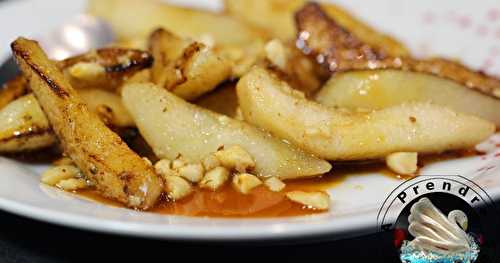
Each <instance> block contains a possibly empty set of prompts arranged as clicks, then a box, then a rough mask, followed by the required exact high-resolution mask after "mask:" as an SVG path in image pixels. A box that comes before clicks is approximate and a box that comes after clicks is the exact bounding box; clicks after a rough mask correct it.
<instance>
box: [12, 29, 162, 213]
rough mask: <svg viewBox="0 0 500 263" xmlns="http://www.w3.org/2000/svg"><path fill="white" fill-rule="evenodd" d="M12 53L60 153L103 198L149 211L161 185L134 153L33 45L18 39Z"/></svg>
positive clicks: (32, 42)
mask: <svg viewBox="0 0 500 263" xmlns="http://www.w3.org/2000/svg"><path fill="white" fill-rule="evenodd" d="M11 47H12V51H13V53H14V56H15V58H16V60H17V63H18V65H19V66H20V68H21V70H22V72H23V74H24V76H25V77H26V78H27V79H28V82H29V84H30V87H31V89H32V90H33V93H34V95H35V96H36V98H37V100H38V102H39V103H40V105H41V106H42V109H43V111H44V112H45V114H46V116H47V118H48V120H49V123H50V125H51V126H52V129H53V130H54V133H55V134H56V136H57V138H58V139H59V141H60V142H61V145H62V147H63V149H64V151H65V153H66V154H67V155H68V156H69V157H70V158H71V159H72V160H73V161H74V162H75V164H76V165H77V166H78V167H79V168H80V169H81V170H82V172H83V173H84V174H85V176H86V177H87V178H88V179H90V180H91V181H92V182H94V183H95V185H96V188H97V189H98V190H99V191H100V192H101V193H102V194H103V195H104V196H106V197H110V198H113V199H115V200H118V201H120V202H122V203H125V204H127V205H128V206H130V207H134V208H139V209H147V208H150V207H152V206H153V205H154V204H155V203H156V201H157V199H158V197H159V196H160V193H161V191H162V187H163V183H162V181H161V179H160V178H159V177H158V176H157V175H156V174H155V172H154V170H153V168H152V167H151V165H148V164H147V163H146V162H145V161H144V160H143V159H141V158H140V157H139V156H138V155H137V154H136V153H134V152H133V151H132V150H130V149H129V148H128V146H127V145H126V144H125V143H124V142H123V141H122V140H121V139H120V137H119V136H118V135H117V134H115V133H114V132H112V131H111V130H110V129H109V128H108V127H106V125H104V123H103V122H102V121H101V120H99V118H98V117H97V116H96V115H94V114H92V113H91V112H89V110H88V108H87V106H86V105H85V104H84V103H83V102H82V101H81V99H80V98H79V97H78V95H77V92H76V91H75V89H74V88H73V87H72V86H71V84H70V83H69V81H68V80H67V79H66V78H65V77H64V75H63V74H62V72H61V71H60V70H59V69H58V68H57V66H56V65H55V63H53V62H52V61H50V60H49V59H48V58H47V56H46V55H45V53H44V52H43V50H42V49H41V48H40V47H39V45H38V43H37V42H35V41H32V40H28V39H25V38H18V39H17V40H16V41H14V42H13V43H12V44H11Z"/></svg>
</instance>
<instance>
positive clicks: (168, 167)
mask: <svg viewBox="0 0 500 263" xmlns="http://www.w3.org/2000/svg"><path fill="white" fill-rule="evenodd" d="M155 172H156V173H157V174H159V175H161V176H167V175H176V174H177V173H176V171H175V170H173V169H172V161H170V160H168V159H161V160H159V161H158V162H156V163H155Z"/></svg>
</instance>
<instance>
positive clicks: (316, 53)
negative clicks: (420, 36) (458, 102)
mask: <svg viewBox="0 0 500 263" xmlns="http://www.w3.org/2000/svg"><path fill="white" fill-rule="evenodd" d="M295 19H296V24H297V28H298V36H297V46H298V47H299V48H301V49H302V51H303V52H305V53H306V54H308V55H310V56H311V57H313V58H314V59H316V60H317V61H318V62H319V63H320V64H322V65H324V66H325V67H326V68H327V69H328V70H330V71H331V72H332V73H335V72H344V71H350V70H374V69H400V70H405V71H413V72H422V73H427V74H432V75H435V76H438V77H441V78H446V79H450V80H453V81H456V82H458V83H460V84H462V85H464V86H466V87H468V88H471V89H474V90H477V91H479V92H481V93H484V94H486V95H489V96H493V97H495V98H499V99H500V80H499V79H496V78H494V77H491V76H488V75H486V74H484V73H482V72H475V71H473V70H471V69H469V68H467V67H465V66H464V65H462V64H460V63H457V62H453V61H450V60H446V59H440V58H436V59H428V60H417V59H413V58H411V57H393V56H390V55H389V54H388V53H387V52H386V51H384V50H382V49H380V48H377V47H374V46H371V45H369V44H367V43H365V42H363V41H361V40H360V39H359V38H357V37H356V36H354V35H353V34H352V33H351V32H349V31H347V30H346V29H345V28H343V27H341V26H340V25H339V24H338V23H337V22H336V21H335V20H333V19H332V18H331V17H328V15H327V14H326V13H325V12H324V11H323V10H322V9H321V7H320V6H319V5H318V4H316V3H308V4H306V5H305V6H304V7H303V8H302V9H301V10H299V11H298V12H297V13H296V16H295Z"/></svg>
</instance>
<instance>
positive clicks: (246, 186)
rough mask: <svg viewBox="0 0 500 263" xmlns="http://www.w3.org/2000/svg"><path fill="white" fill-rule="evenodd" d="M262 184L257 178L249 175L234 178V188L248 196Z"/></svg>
mask: <svg viewBox="0 0 500 263" xmlns="http://www.w3.org/2000/svg"><path fill="white" fill-rule="evenodd" d="M261 184H262V181H260V179H259V178H257V176H255V175H253V174H248V173H239V174H235V175H234V176H233V186H234V188H235V189H236V190H238V192H240V193H242V194H248V193H250V191H251V190H252V189H254V188H255V187H257V186H259V185H261Z"/></svg>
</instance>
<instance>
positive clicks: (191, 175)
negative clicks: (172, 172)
mask: <svg viewBox="0 0 500 263" xmlns="http://www.w3.org/2000/svg"><path fill="white" fill-rule="evenodd" d="M178 171H179V176H181V177H184V178H185V179H187V180H188V181H190V182H192V183H197V182H199V181H200V180H201V179H202V178H203V173H204V169H203V165H201V164H200V163H195V164H187V165H185V166H183V167H181V168H179V169H178Z"/></svg>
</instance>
